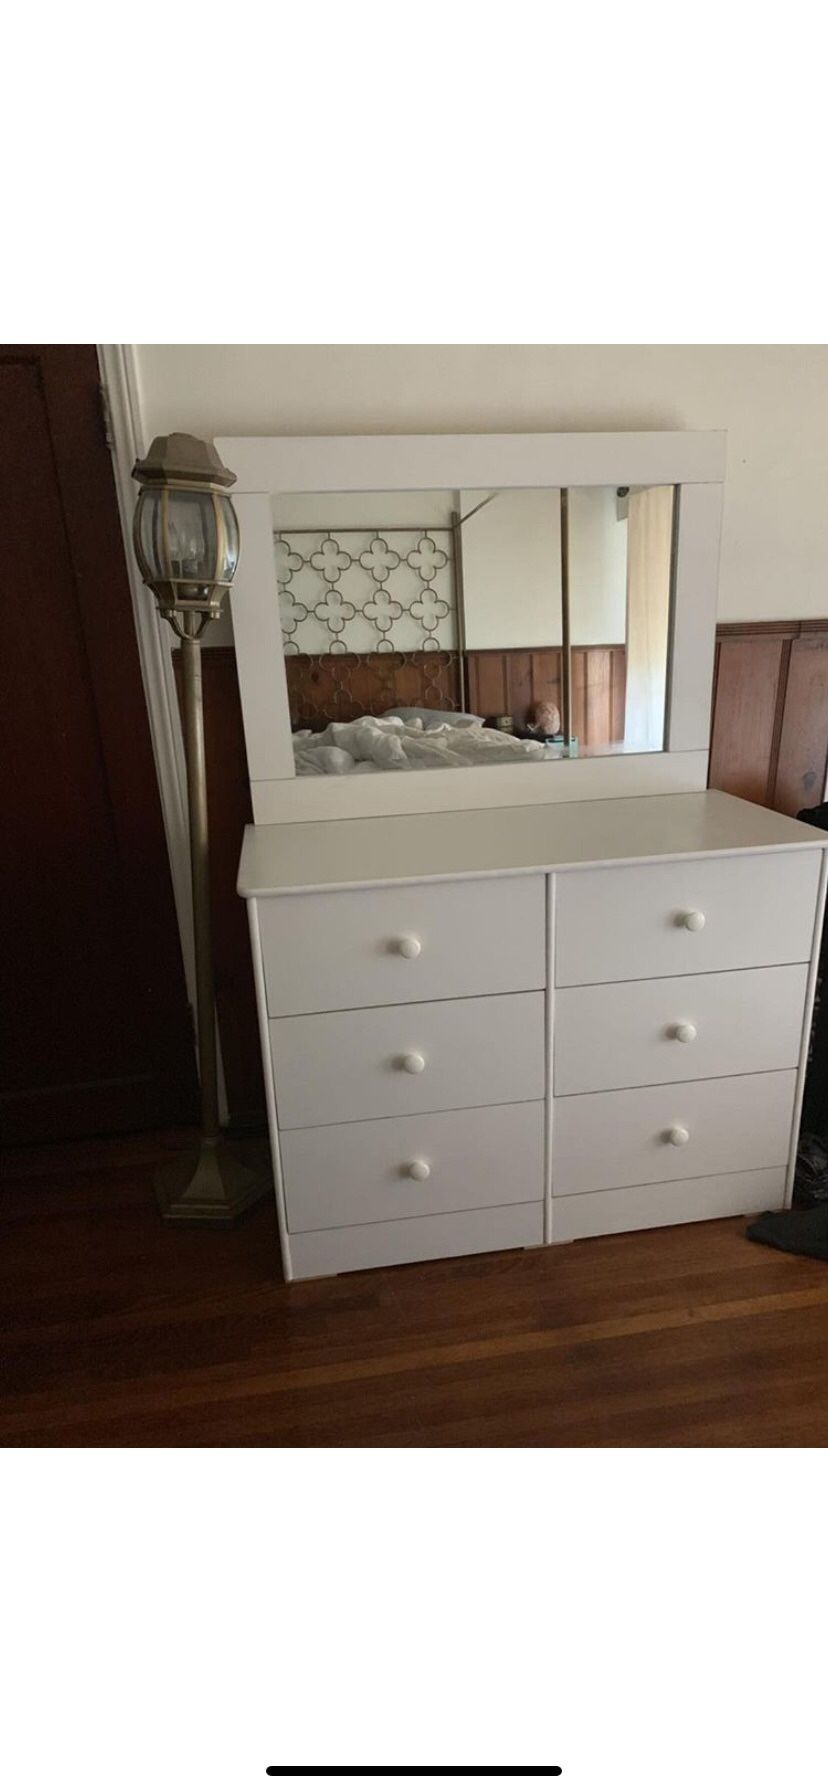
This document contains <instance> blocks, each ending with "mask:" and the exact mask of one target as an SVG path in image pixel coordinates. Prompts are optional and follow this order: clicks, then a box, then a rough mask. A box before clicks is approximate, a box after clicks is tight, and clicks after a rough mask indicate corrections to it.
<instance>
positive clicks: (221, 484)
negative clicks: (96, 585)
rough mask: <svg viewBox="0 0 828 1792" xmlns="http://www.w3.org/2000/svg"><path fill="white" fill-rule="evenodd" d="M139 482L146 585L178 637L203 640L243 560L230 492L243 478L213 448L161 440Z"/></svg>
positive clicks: (192, 440) (137, 469)
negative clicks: (192, 637) (199, 636)
mask: <svg viewBox="0 0 828 1792" xmlns="http://www.w3.org/2000/svg"><path fill="white" fill-rule="evenodd" d="M132 476H133V478H134V479H137V480H138V483H139V485H140V487H141V490H140V493H139V496H138V503H137V505H136V507H135V518H134V522H133V541H134V544H135V554H136V558H137V560H138V565H139V566H140V568H141V576H142V578H143V580H144V583H145V584H146V585H148V586H149V588H150V590H151V591H152V592H154V593H155V597H156V601H157V603H158V608H159V610H160V612H161V615H162V616H165V617H166V618H167V621H168V622H169V623H171V625H172V627H173V628H174V629H175V631H176V634H179V635H189V636H192V635H199V634H201V632H202V630H203V629H204V628H206V626H207V623H208V622H209V621H211V620H212V619H215V618H216V617H218V616H220V615H221V606H222V601H223V598H224V593H225V591H227V590H228V589H229V587H230V585H231V584H232V581H233V575H234V573H235V571H236V566H237V563H238V558H239V525H238V521H237V519H236V513H235V510H234V509H233V505H232V502H231V499H230V497H229V496H228V492H227V487H228V486H230V485H234V484H235V479H236V475H235V473H231V472H229V471H228V468H227V467H225V466H223V465H222V463H221V460H220V459H219V456H218V454H217V453H216V450H215V447H214V445H213V443H212V442H202V441H199V439H198V437H197V436H188V435H180V434H179V435H170V436H156V437H155V440H154V442H153V443H152V446H151V448H150V450H149V453H148V454H147V455H146V457H145V459H144V460H138V461H136V462H135V466H134V467H133V469H132Z"/></svg>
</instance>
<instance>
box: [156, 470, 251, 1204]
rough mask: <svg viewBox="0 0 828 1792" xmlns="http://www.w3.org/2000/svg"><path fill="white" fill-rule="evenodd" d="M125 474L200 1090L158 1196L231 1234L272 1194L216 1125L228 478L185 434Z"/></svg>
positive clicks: (235, 535) (230, 513)
mask: <svg viewBox="0 0 828 1792" xmlns="http://www.w3.org/2000/svg"><path fill="white" fill-rule="evenodd" d="M132 471H133V477H134V478H135V479H137V480H138V482H139V484H140V487H141V490H140V493H139V497H138V503H137V505H136V509H135V518H134V524H133V539H134V544H135V553H136V557H137V560H138V565H139V567H140V569H141V576H142V578H143V580H144V583H145V584H146V585H148V586H149V589H150V591H152V592H153V593H154V595H155V599H156V602H157V604H158V609H159V611H160V614H161V615H162V616H164V617H165V618H166V620H167V622H169V624H170V626H171V628H172V629H173V630H174V631H175V633H176V635H177V636H178V639H179V640H180V642H181V664H182V673H183V677H182V709H183V729H184V751H185V757H186V762H187V800H188V809H189V825H190V864H191V874H192V898H193V931H194V936H195V960H196V1005H197V1030H198V1064H199V1076H200V1083H201V1144H200V1146H199V1148H198V1150H197V1151H196V1152H195V1153H193V1152H189V1153H186V1154H184V1156H183V1157H182V1159H181V1161H180V1162H179V1163H176V1164H173V1165H172V1167H171V1168H170V1169H169V1170H165V1171H162V1172H161V1174H160V1176H159V1177H158V1178H157V1181H156V1187H157V1192H158V1199H159V1204H160V1207H161V1211H162V1213H163V1215H164V1218H165V1219H168V1220H180V1221H198V1222H201V1223H202V1224H207V1225H230V1224H232V1222H233V1220H235V1219H236V1218H237V1216H238V1215H239V1214H240V1213H243V1212H244V1210H245V1208H247V1207H250V1206H251V1205H252V1203H253V1202H254V1201H258V1200H259V1199H260V1198H261V1196H262V1195H263V1194H265V1193H266V1192H267V1190H268V1189H269V1188H270V1187H271V1186H272V1182H271V1178H270V1173H269V1171H264V1170H263V1169H261V1168H259V1167H256V1168H253V1167H251V1166H250V1165H249V1164H247V1163H245V1162H243V1161H242V1159H241V1157H240V1156H239V1155H237V1153H236V1152H235V1151H234V1149H233V1148H232V1147H231V1146H230V1145H229V1144H228V1143H227V1141H226V1140H225V1139H224V1137H223V1136H222V1133H221V1128H220V1125H219V1102H218V1061H217V1051H216V1023H215V987H214V981H213V953H212V936H211V922H210V883H209V878H210V852H209V837H208V830H207V779H206V763H205V756H204V709H203V698H202V687H201V637H202V635H203V633H204V631H205V629H206V628H207V627H208V625H209V623H210V622H211V621H214V620H216V619H217V618H218V617H219V616H220V615H221V607H222V603H223V600H224V594H225V591H227V590H229V588H230V585H231V583H232V580H233V575H234V573H235V570H236V565H237V562H238V557H239V526H238V521H237V519H236V513H235V510H234V509H233V505H232V502H231V500H230V497H229V496H228V490H227V488H228V487H229V486H231V485H233V484H234V483H235V474H234V473H231V472H229V471H228V469H227V467H225V466H222V463H221V461H220V459H219V456H218V454H217V453H216V450H215V447H214V446H213V443H212V442H201V441H199V440H198V439H197V437H195V436H188V435H170V436H156V438H155V441H154V442H153V444H152V447H151V448H150V450H149V453H148V454H147V456H146V459H145V460H139V461H136V463H135V466H134V467H133V469H132Z"/></svg>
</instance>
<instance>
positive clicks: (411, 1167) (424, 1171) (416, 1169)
mask: <svg viewBox="0 0 828 1792" xmlns="http://www.w3.org/2000/svg"><path fill="white" fill-rule="evenodd" d="M406 1171H407V1174H408V1175H409V1176H413V1178H414V1181H415V1182H427V1181H428V1179H429V1176H430V1175H431V1165H430V1164H427V1163H426V1161H425V1158H424V1157H415V1159H414V1161H413V1163H410V1164H407V1165H406Z"/></svg>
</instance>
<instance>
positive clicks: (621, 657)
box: [466, 646, 625, 747]
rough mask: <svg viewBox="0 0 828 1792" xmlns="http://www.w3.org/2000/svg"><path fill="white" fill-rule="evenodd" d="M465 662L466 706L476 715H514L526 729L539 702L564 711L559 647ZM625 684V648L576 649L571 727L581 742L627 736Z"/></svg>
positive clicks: (473, 656)
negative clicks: (624, 734) (625, 734)
mask: <svg viewBox="0 0 828 1792" xmlns="http://www.w3.org/2000/svg"><path fill="white" fill-rule="evenodd" d="M466 664H467V668H468V706H469V709H471V710H474V712H475V713H476V714H477V715H482V716H499V715H507V716H511V717H512V719H513V721H514V723H515V725H516V726H517V727H518V728H523V727H525V725H526V722H527V720H528V719H529V717H530V715H531V712H532V710H533V709H534V707H535V705H536V704H537V703H547V702H548V703H556V704H557V705H558V708H559V709H562V696H561V649H560V648H559V647H544V648H540V647H526V648H510V649H507V650H504V651H499V650H491V651H487V652H481V653H469V654H467V655H466ZM624 687H625V653H624V648H623V647H621V646H608V647H603V646H599V647H573V649H572V727H573V733H574V734H575V735H576V736H577V738H578V740H579V741H580V742H581V744H582V745H583V746H590V747H599V746H604V745H606V744H607V743H608V742H609V741H611V740H620V739H622V738H623V733H624Z"/></svg>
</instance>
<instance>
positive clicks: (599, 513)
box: [567, 485, 675, 754]
mask: <svg viewBox="0 0 828 1792" xmlns="http://www.w3.org/2000/svg"><path fill="white" fill-rule="evenodd" d="M567 508H568V519H569V526H568V535H569V573H568V588H569V589H568V598H569V628H570V636H571V654H570V660H571V674H570V676H571V705H572V724H571V726H572V736H573V749H572V750H573V752H580V753H583V754H600V753H660V752H661V751H662V750H663V746H664V728H665V707H666V693H667V655H668V641H669V625H670V591H671V576H672V553H673V518H674V509H675V505H674V488H673V487H672V486H671V485H667V486H648V487H639V486H629V487H628V486H620V487H616V486H582V487H578V486H573V487H571V488H570V490H569V493H568V500H567Z"/></svg>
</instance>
